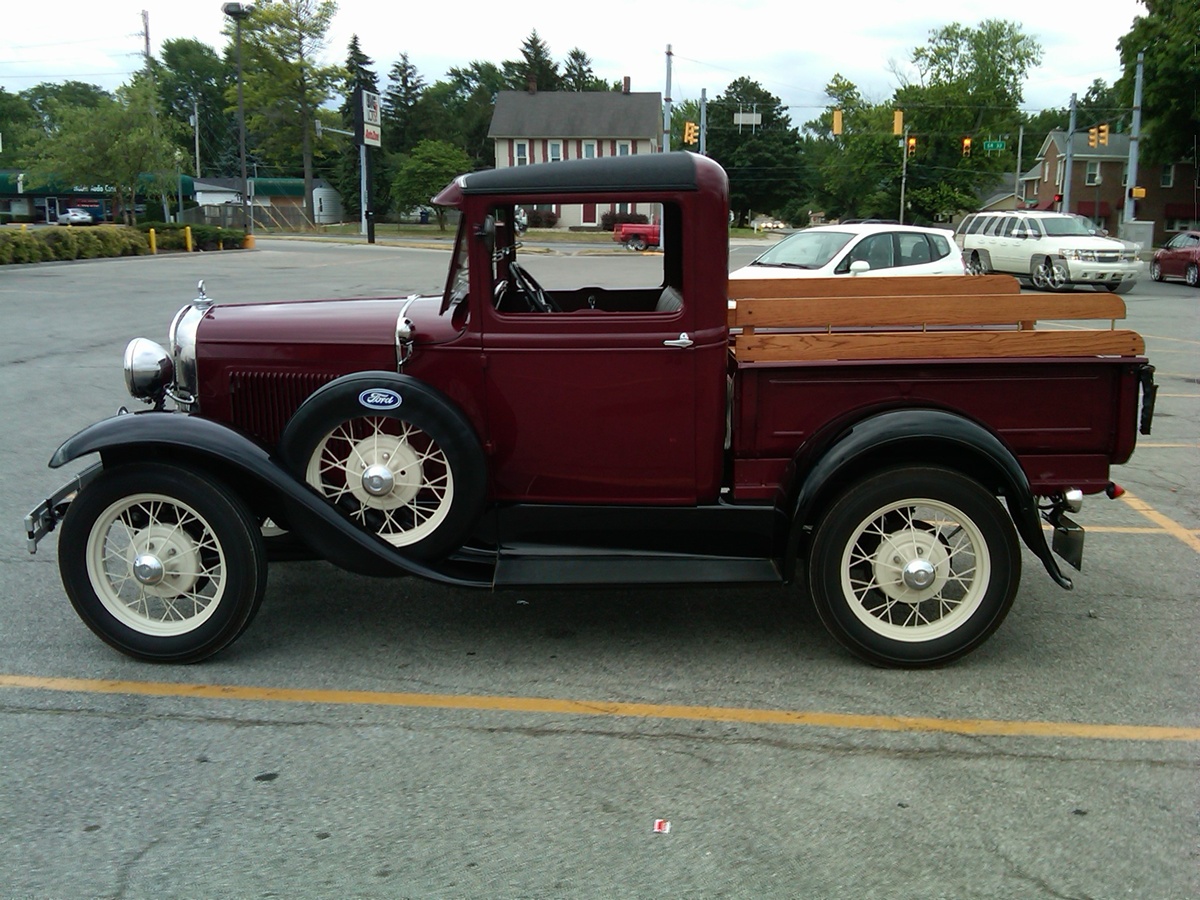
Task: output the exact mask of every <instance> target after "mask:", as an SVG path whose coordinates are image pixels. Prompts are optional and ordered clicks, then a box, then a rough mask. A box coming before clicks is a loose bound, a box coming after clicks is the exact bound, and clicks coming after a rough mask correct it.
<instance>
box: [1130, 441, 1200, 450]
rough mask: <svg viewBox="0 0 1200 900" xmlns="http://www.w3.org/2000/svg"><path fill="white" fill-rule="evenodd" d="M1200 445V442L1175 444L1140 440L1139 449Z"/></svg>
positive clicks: (1175, 448)
mask: <svg viewBox="0 0 1200 900" xmlns="http://www.w3.org/2000/svg"><path fill="white" fill-rule="evenodd" d="M1197 447H1200V444H1173V443H1167V442H1160V441H1138V445H1137V448H1138V449H1139V450H1147V449H1149V450H1179V449H1187V450H1191V449H1194V448H1197Z"/></svg>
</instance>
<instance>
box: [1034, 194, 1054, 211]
mask: <svg viewBox="0 0 1200 900" xmlns="http://www.w3.org/2000/svg"><path fill="white" fill-rule="evenodd" d="M1054 204H1055V200H1054V198H1053V197H1051V198H1050V199H1049V200H1043V201H1041V202H1040V203H1039V204H1038V205H1037V206H1035V207H1034V209H1053V207H1054Z"/></svg>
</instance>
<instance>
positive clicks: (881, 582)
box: [808, 467, 1021, 666]
mask: <svg viewBox="0 0 1200 900" xmlns="http://www.w3.org/2000/svg"><path fill="white" fill-rule="evenodd" d="M1020 572H1021V556H1020V551H1019V548H1018V545H1017V538H1016V532H1015V529H1014V528H1013V524H1012V520H1011V519H1009V517H1008V515H1007V514H1006V513H1005V511H1004V509H1003V507H1002V506H1001V505H1000V504H999V503H998V502H997V501H996V498H995V497H993V496H991V495H990V494H989V493H988V492H987V491H986V490H985V489H984V488H983V487H982V486H981V485H980V484H979V483H978V482H976V481H974V480H972V479H970V478H967V477H966V476H964V475H962V474H960V473H958V472H955V471H952V470H949V469H941V468H934V467H928V468H925V467H904V468H895V469H886V470H883V471H881V472H878V473H876V474H874V475H872V476H870V477H868V478H865V479H864V480H862V481H860V482H859V483H857V484H855V485H853V486H852V487H850V488H849V489H848V490H846V491H845V493H843V494H842V495H841V497H839V498H838V499H837V500H836V501H835V502H834V503H833V504H832V506H831V507H830V508H829V510H828V512H826V514H825V516H824V517H823V518H822V519H821V521H820V522H819V523H818V524H817V529H816V532H815V536H814V540H813V545H812V550H811V553H810V556H809V564H808V577H809V587H810V590H811V592H812V598H813V603H814V605H815V606H816V609H817V612H818V614H819V615H820V616H821V620H822V621H823V622H824V623H825V625H826V627H827V628H828V629H829V631H830V633H832V634H833V636H834V637H836V638H837V639H838V640H839V641H841V643H842V644H843V645H845V646H846V647H847V648H848V649H850V650H851V651H852V652H854V653H856V654H857V655H859V656H861V657H862V658H863V659H866V660H868V661H869V662H873V663H876V664H878V665H886V666H929V665H937V664H940V663H944V662H948V661H949V660H952V659H955V658H957V657H959V656H962V655H963V654H964V653H967V652H968V651H970V650H972V649H973V648H975V647H977V646H978V645H979V644H981V643H983V641H984V640H986V639H987V637H988V636H989V635H990V634H991V633H992V632H993V631H995V629H996V628H997V627H998V626H999V624H1000V622H1001V621H1003V619H1004V617H1005V615H1007V613H1008V610H1009V608H1010V607H1011V606H1012V601H1013V597H1014V596H1015V594H1016V590H1017V584H1018V583H1019V581H1020Z"/></svg>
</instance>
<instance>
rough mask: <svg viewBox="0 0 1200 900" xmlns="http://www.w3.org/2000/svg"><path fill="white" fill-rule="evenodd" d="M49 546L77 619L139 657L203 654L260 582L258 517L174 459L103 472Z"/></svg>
mask: <svg viewBox="0 0 1200 900" xmlns="http://www.w3.org/2000/svg"><path fill="white" fill-rule="evenodd" d="M58 551H59V552H58V558H59V570H60V572H61V574H62V578H63V585H64V587H65V588H66V590H67V595H68V596H69V597H70V598H71V603H72V605H73V606H74V607H75V610H76V612H78V613H79V616H80V618H81V619H83V621H84V622H85V623H87V625H88V627H90V628H91V629H92V630H93V631H94V632H95V633H96V634H98V635H99V636H100V637H101V638H103V639H104V640H105V641H106V642H108V643H109V644H111V645H112V646H113V647H116V648H117V649H118V650H120V651H122V652H123V653H127V654H129V655H130V656H135V657H138V658H139V659H148V660H154V661H160V662H196V661H198V660H201V659H204V658H206V657H208V656H211V655H212V654H214V653H216V652H217V651H218V650H220V649H221V648H223V647H225V646H227V645H228V644H229V643H231V642H232V641H233V640H234V639H235V638H236V637H237V636H238V635H239V634H240V633H241V632H242V631H243V630H244V629H245V628H246V626H247V625H249V623H250V621H251V620H252V619H253V618H254V614H255V613H256V612H257V611H258V607H259V605H260V603H261V602H262V596H263V591H264V589H265V587H266V556H265V553H264V551H263V545H262V536H261V534H260V533H259V529H258V525H257V519H256V518H255V517H254V516H253V515H252V514H251V513H250V512H249V510H248V509H247V508H246V506H245V504H244V503H243V502H242V501H241V500H240V499H239V498H238V497H237V496H236V495H235V494H233V493H232V492H231V491H230V490H229V488H227V487H226V486H225V485H224V484H222V483H220V482H218V481H217V480H215V479H213V478H211V477H209V476H207V475H203V474H199V473H196V472H192V471H189V470H187V469H184V468H181V467H178V466H174V465H168V464H161V463H151V464H141V465H137V466H133V465H129V466H121V467H118V468H116V469H112V470H106V471H105V472H103V473H102V474H101V475H100V476H98V477H97V478H96V479H95V480H94V481H93V482H92V483H91V484H89V485H88V486H87V487H86V488H85V489H84V490H83V491H82V492H81V493H80V495H79V496H78V497H77V498H76V499H75V500H74V501H73V502H72V503H71V505H70V507H69V508H68V510H67V515H66V518H65V519H64V520H63V525H62V534H61V537H60V538H59V547H58Z"/></svg>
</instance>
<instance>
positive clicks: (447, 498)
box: [305, 416, 454, 547]
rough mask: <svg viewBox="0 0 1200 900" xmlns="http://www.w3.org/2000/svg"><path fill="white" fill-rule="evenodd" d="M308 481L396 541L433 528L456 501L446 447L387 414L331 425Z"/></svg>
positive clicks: (315, 455) (407, 542) (425, 534)
mask: <svg viewBox="0 0 1200 900" xmlns="http://www.w3.org/2000/svg"><path fill="white" fill-rule="evenodd" d="M305 480H306V481H307V482H308V483H309V484H310V485H311V486H312V487H314V488H316V489H317V490H318V491H320V492H321V493H322V494H323V495H324V496H325V497H327V498H328V499H329V500H330V501H332V502H333V503H335V504H336V505H338V506H339V507H341V508H342V509H343V510H344V511H345V512H346V513H347V514H349V515H350V517H351V518H352V519H354V520H355V521H357V522H358V523H359V524H360V525H362V526H363V527H364V528H366V529H368V530H370V531H373V532H374V533H375V534H377V535H379V537H381V538H383V539H384V540H385V541H387V542H388V543H390V544H392V545H393V546H395V547H406V546H409V545H410V544H415V543H417V542H419V541H421V540H423V539H425V538H427V537H428V536H429V535H431V534H433V532H435V531H436V530H437V528H438V527H439V526H440V525H441V524H442V523H443V522H444V521H445V519H446V517H447V516H448V515H449V513H450V508H451V506H452V505H453V502H454V472H453V470H452V469H451V466H450V462H449V460H448V459H447V456H446V452H445V450H444V449H443V448H442V447H441V446H440V445H439V444H438V443H437V441H435V440H434V438H433V437H432V436H430V435H429V434H428V433H427V432H425V431H423V430H422V429H420V428H418V427H417V426H416V425H414V424H412V423H411V422H407V421H405V420H403V419H398V418H393V417H389V416H363V417H359V418H355V419H350V420H347V421H344V422H342V423H340V424H339V425H337V426H336V427H334V428H333V429H332V430H331V431H330V432H329V433H328V434H326V435H325V436H324V437H323V438H322V439H321V440H320V441H318V442H317V446H316V448H315V449H314V450H313V452H312V455H311V456H310V457H309V462H308V468H307V471H306V473H305Z"/></svg>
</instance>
